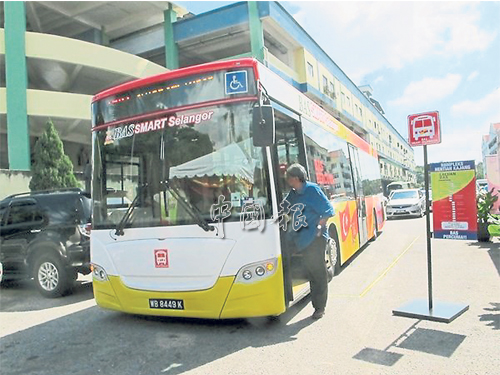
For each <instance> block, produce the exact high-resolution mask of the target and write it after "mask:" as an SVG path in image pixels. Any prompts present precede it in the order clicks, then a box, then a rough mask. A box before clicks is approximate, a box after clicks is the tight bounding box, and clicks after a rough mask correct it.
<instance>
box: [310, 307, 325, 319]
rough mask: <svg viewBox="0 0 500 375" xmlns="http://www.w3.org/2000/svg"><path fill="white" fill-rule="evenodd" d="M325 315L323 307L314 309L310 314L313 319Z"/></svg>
mask: <svg viewBox="0 0 500 375" xmlns="http://www.w3.org/2000/svg"><path fill="white" fill-rule="evenodd" d="M324 315H325V309H316V310H315V311H314V314H312V316H311V318H313V319H314V320H318V319H321V318H322V317H323V316H324Z"/></svg>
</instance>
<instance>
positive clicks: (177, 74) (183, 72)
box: [92, 57, 259, 103]
mask: <svg viewBox="0 0 500 375" xmlns="http://www.w3.org/2000/svg"><path fill="white" fill-rule="evenodd" d="M237 67H252V68H253V70H254V72H255V73H254V74H255V79H257V80H258V79H259V76H258V70H257V60H256V59H253V58H249V57H247V58H242V59H237V60H226V61H215V62H211V63H206V64H201V65H194V66H188V67H186V68H180V69H175V70H172V71H169V72H165V73H160V74H156V75H154V76H150V77H146V78H139V79H136V80H133V81H130V82H126V83H122V84H121V85H118V86H115V87H111V88H109V89H106V90H103V91H101V92H99V93H97V94H96V95H94V97H93V98H92V103H94V102H96V101H99V100H102V99H104V98H107V97H109V96H113V95H117V94H120V93H123V92H126V91H129V90H133V89H136V88H139V87H143V86H149V85H152V84H155V83H157V82H162V81H165V80H169V79H176V78H182V77H186V76H190V75H194V74H202V73H206V72H212V71H217V70H224V69H230V68H237Z"/></svg>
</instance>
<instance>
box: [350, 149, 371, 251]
mask: <svg viewBox="0 0 500 375" xmlns="http://www.w3.org/2000/svg"><path fill="white" fill-rule="evenodd" d="M349 156H350V159H351V167H352V174H353V178H354V194H355V197H356V207H357V210H358V233H359V247H361V246H363V245H364V244H365V243H366V242H367V240H368V231H367V228H366V201H365V194H364V192H363V183H362V177H361V163H360V160H359V154H358V149H357V148H355V147H354V146H353V145H349Z"/></svg>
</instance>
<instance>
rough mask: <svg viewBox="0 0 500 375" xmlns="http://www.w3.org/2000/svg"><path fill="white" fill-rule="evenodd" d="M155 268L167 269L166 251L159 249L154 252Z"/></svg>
mask: <svg viewBox="0 0 500 375" xmlns="http://www.w3.org/2000/svg"><path fill="white" fill-rule="evenodd" d="M155 267H156V268H168V250H167V249H159V250H155Z"/></svg>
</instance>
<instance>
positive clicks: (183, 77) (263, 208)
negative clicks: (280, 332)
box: [91, 58, 384, 319]
mask: <svg viewBox="0 0 500 375" xmlns="http://www.w3.org/2000/svg"><path fill="white" fill-rule="evenodd" d="M263 104H267V105H266V106H264V105H263ZM270 108H272V109H271V110H269V109H270ZM263 110H265V111H263ZM92 118H93V129H92V131H93V138H92V139H93V141H92V142H93V158H92V159H93V180H92V196H93V228H92V233H91V262H92V265H93V287H94V295H95V299H96V301H97V303H98V305H100V306H102V307H104V308H107V309H112V310H118V311H124V312H128V313H134V314H145V315H148V314H149V315H166V316H182V317H198V318H214V319H225V318H241V317H256V316H275V315H279V314H281V313H283V312H284V311H286V309H287V308H288V307H289V306H291V305H292V304H294V303H295V302H296V301H298V300H299V299H300V298H301V297H303V296H304V295H306V294H307V293H308V292H309V286H308V282H307V281H306V280H305V279H304V277H303V275H302V274H301V267H300V263H301V262H300V255H297V254H294V253H293V252H292V251H291V250H290V249H287V248H286V246H285V245H284V241H283V237H284V233H285V231H284V228H283V226H280V223H281V222H280V221H279V220H278V219H279V218H280V217H282V216H280V215H281V214H282V213H283V212H280V210H281V208H280V202H282V199H283V197H284V196H285V194H286V193H287V192H288V190H289V188H288V187H287V186H286V183H285V180H284V171H285V170H286V168H287V166H289V165H290V164H292V163H295V162H298V163H301V164H302V165H304V166H305V167H306V169H307V170H308V173H309V175H310V180H312V181H313V182H317V183H318V184H319V185H320V186H321V188H322V189H323V191H324V192H325V193H326V194H327V196H328V197H329V198H330V199H331V201H332V203H333V205H334V207H335V210H336V215H335V216H334V217H333V218H331V219H330V220H329V222H328V228H329V233H330V236H331V238H332V240H331V241H330V242H329V245H328V246H327V249H325V261H326V262H327V265H328V270H329V274H330V275H331V276H332V275H333V274H334V273H335V271H338V270H339V269H340V267H341V265H343V264H344V263H345V262H346V261H347V260H348V259H350V258H351V257H352V256H353V254H354V253H356V252H357V251H358V250H359V249H360V248H361V247H362V246H363V245H364V244H365V243H366V242H367V241H368V240H370V239H371V238H374V237H376V234H377V232H379V231H380V230H381V229H382V227H383V225H384V213H383V208H382V186H381V180H380V174H379V167H378V161H377V153H376V151H375V150H374V149H373V148H372V147H371V146H370V145H369V144H368V143H366V142H365V141H364V140H363V139H361V138H360V137H358V136H357V135H356V134H354V133H353V132H351V131H350V130H349V129H348V128H347V127H345V126H344V125H343V124H341V123H340V122H339V121H337V120H336V119H334V118H333V117H332V116H330V115H329V114H328V113H327V112H325V111H324V110H322V109H321V108H320V107H319V106H318V105H316V104H315V103H314V102H313V101H311V100H310V99H308V98H307V97H306V96H305V95H303V94H302V93H301V92H299V91H298V90H296V89H295V88H293V87H292V86H291V85H289V84H288V83H286V82H285V81H284V80H282V79H281V78H280V77H279V76H277V75H276V74H275V73H273V72H271V71H270V70H269V69H268V68H266V67H265V66H264V65H262V64H261V63H259V62H257V61H256V60H254V59H250V58H245V59H238V60H231V61H224V62H214V63H209V64H204V65H199V66H193V67H188V68H183V69H178V70H174V71H171V72H167V73H164V74H160V75H156V76H154V77H150V78H146V79H140V80H136V81H133V82H130V83H125V84H122V85H120V86H117V87H114V88H111V89H108V90H106V91H103V92H101V93H99V94H97V95H96V96H95V97H94V98H93V102H92ZM263 118H264V120H267V121H266V122H265V123H263V122H262V119H263ZM273 126H275V128H273ZM261 128H262V130H263V131H264V132H265V131H267V132H268V134H269V136H270V137H271V135H273V136H275V138H274V141H273V143H272V144H271V145H270V146H267V147H260V146H255V145H254V143H255V142H256V138H257V136H260V137H261V141H262V134H260V133H259V131H260V130H259V129H261ZM258 133H259V134H258ZM264 138H265V137H264ZM269 141H271V138H269ZM290 227H291V226H288V230H291V229H290Z"/></svg>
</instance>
